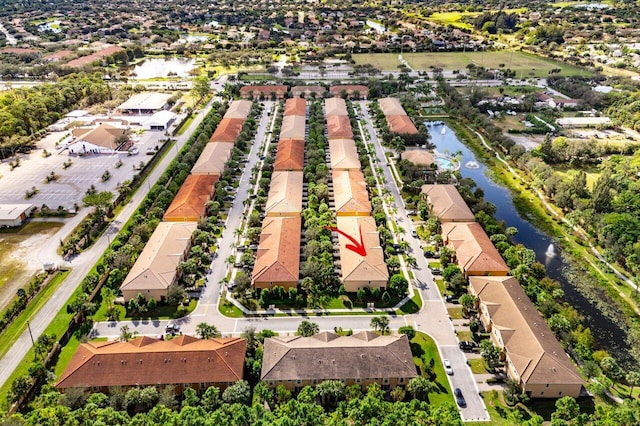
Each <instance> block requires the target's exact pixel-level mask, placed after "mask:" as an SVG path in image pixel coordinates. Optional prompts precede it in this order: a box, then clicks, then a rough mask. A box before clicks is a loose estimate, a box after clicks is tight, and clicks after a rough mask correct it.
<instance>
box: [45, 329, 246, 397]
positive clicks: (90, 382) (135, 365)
mask: <svg viewBox="0 0 640 426" xmlns="http://www.w3.org/2000/svg"><path fill="white" fill-rule="evenodd" d="M246 346H247V341H246V340H245V339H241V338H239V337H228V338H213V339H197V338H195V337H192V336H186V335H183V336H177V337H175V338H173V339H171V340H163V339H154V338H151V337H147V336H144V337H138V338H135V339H133V340H130V341H128V342H120V341H110V342H87V343H81V344H80V346H79V347H78V349H77V350H76V352H75V353H74V354H73V357H72V358H71V361H69V364H68V365H67V368H66V369H65V371H64V373H62V375H61V376H60V379H58V381H57V382H56V383H55V385H54V387H55V388H56V389H68V388H101V389H107V388H110V387H116V386H119V387H124V388H129V387H138V386H158V385H160V386H162V385H185V386H186V385H191V384H193V385H196V386H199V385H200V384H201V383H205V384H207V385H213V384H223V385H225V386H226V385H227V384H229V383H234V382H236V381H238V380H241V379H242V377H243V371H244V357H245V352H246ZM205 389H206V388H205ZM205 389H201V390H202V391H204V390H205Z"/></svg>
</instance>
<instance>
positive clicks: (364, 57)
mask: <svg viewBox="0 0 640 426" xmlns="http://www.w3.org/2000/svg"><path fill="white" fill-rule="evenodd" d="M353 59H354V60H355V61H356V64H358V65H373V66H374V67H376V68H378V69H379V70H381V71H398V65H400V61H399V60H398V54H397V53H374V54H369V53H358V54H355V55H353Z"/></svg>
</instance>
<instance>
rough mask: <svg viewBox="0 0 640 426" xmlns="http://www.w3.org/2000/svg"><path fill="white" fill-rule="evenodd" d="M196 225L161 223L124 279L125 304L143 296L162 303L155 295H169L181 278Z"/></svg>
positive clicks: (190, 223) (121, 288) (193, 223)
mask: <svg viewBox="0 0 640 426" xmlns="http://www.w3.org/2000/svg"><path fill="white" fill-rule="evenodd" d="M197 226H198V224H197V223H196V222H160V223H159V224H158V226H157V227H156V229H155V231H154V232H153V234H151V237H150V238H149V241H148V242H147V244H146V245H145V247H144V250H142V253H140V256H138V259H137V260H136V263H134V265H133V267H132V268H131V270H130V271H129V274H128V275H127V277H126V278H125V279H124V281H123V283H122V285H121V286H120V290H122V293H123V295H124V298H125V301H128V300H130V299H132V298H134V297H137V295H138V293H142V295H144V296H145V297H148V295H149V294H151V295H153V296H154V298H155V299H156V300H158V301H160V297H155V294H161V293H163V292H166V290H167V289H168V288H169V286H170V285H171V284H173V283H174V282H175V280H176V278H177V275H178V271H177V268H178V264H179V263H180V262H181V261H182V260H183V258H184V255H185V253H186V251H187V250H188V249H189V248H190V246H191V235H192V234H193V231H195V230H196V228H197Z"/></svg>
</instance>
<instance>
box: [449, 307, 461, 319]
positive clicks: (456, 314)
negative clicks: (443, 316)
mask: <svg viewBox="0 0 640 426" xmlns="http://www.w3.org/2000/svg"><path fill="white" fill-rule="evenodd" d="M447 312H449V316H450V317H451V319H462V318H464V317H463V316H462V308H460V307H456V308H449V309H447Z"/></svg>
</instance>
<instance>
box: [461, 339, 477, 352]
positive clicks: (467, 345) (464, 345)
mask: <svg viewBox="0 0 640 426" xmlns="http://www.w3.org/2000/svg"><path fill="white" fill-rule="evenodd" d="M458 347H459V348H460V349H462V350H463V351H472V350H474V349H475V348H477V347H478V344H477V343H476V342H470V341H468V340H463V341H462V342H460V343H458Z"/></svg>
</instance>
